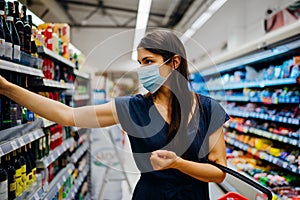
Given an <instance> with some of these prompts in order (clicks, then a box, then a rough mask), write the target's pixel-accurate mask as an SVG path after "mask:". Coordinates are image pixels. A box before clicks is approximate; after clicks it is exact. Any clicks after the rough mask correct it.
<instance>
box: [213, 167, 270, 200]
mask: <svg viewBox="0 0 300 200" xmlns="http://www.w3.org/2000/svg"><path fill="white" fill-rule="evenodd" d="M208 163H209V164H211V165H214V166H216V167H217V168H219V169H221V170H222V171H223V172H226V173H227V174H230V175H232V176H234V177H236V178H238V179H240V180H242V181H244V182H245V183H247V184H249V185H251V186H252V187H254V188H256V189H258V190H259V191H261V192H262V193H264V194H266V195H267V197H268V200H272V196H273V195H272V192H271V191H270V190H269V189H267V188H266V187H264V186H262V185H260V184H259V183H257V182H255V181H253V180H251V179H250V178H248V177H246V176H244V175H242V174H240V173H238V172H236V171H234V170H232V169H230V168H228V167H225V166H223V165H220V164H218V163H215V162H211V161H208Z"/></svg>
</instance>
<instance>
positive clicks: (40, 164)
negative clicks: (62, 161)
mask: <svg viewBox="0 0 300 200" xmlns="http://www.w3.org/2000/svg"><path fill="white" fill-rule="evenodd" d="M73 143H74V139H73V138H72V137H71V138H69V139H67V140H65V141H64V142H63V143H62V144H61V145H60V146H58V147H56V148H55V149H54V150H53V151H50V153H49V155H48V156H47V157H45V158H42V159H41V160H38V161H37V162H36V166H37V168H46V167H48V166H49V165H50V164H51V163H53V162H54V161H55V160H56V159H57V158H58V157H59V156H60V155H61V154H63V153H64V152H65V151H66V150H67V149H69V148H70V147H71V145H72V144H73Z"/></svg>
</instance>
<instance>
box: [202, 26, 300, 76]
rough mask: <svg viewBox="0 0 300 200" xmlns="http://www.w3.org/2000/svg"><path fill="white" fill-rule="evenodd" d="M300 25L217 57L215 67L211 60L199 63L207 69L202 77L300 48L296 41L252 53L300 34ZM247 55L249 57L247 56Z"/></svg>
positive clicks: (286, 28) (288, 27)
mask: <svg viewBox="0 0 300 200" xmlns="http://www.w3.org/2000/svg"><path fill="white" fill-rule="evenodd" d="M299 24H300V23H295V24H293V25H291V26H286V27H285V28H284V29H281V30H279V31H275V32H273V33H272V34H266V35H265V36H263V37H261V38H259V39H258V40H257V41H251V42H250V43H248V44H246V45H244V46H242V47H241V48H239V49H236V50H235V51H232V52H226V53H224V54H221V55H219V56H217V57H216V58H215V59H214V62H213V63H217V65H215V66H214V67H213V66H212V62H211V59H208V60H206V62H202V63H199V66H203V68H207V69H204V70H201V71H200V73H201V75H202V76H209V75H213V74H216V73H220V72H224V71H228V70H233V69H235V68H237V67H239V66H244V65H249V64H251V63H254V62H257V61H263V60H265V59H269V58H272V57H276V56H278V55H282V54H284V53H287V52H289V51H291V50H294V49H297V48H299V47H300V40H294V41H291V42H288V43H286V44H283V45H280V46H277V47H275V48H273V47H271V48H270V49H267V50H263V51H259V52H256V53H252V54H251V53H250V52H252V51H255V50H258V48H257V47H258V46H259V47H263V46H265V45H266V44H268V45H271V44H272V43H274V42H275V41H276V40H277V42H278V38H281V39H280V40H284V39H286V38H288V37H291V36H293V35H292V34H294V35H297V34H299ZM283 32H284V33H283ZM275 35H277V36H275ZM287 35H289V36H287ZM278 36H279V37H278ZM272 37H274V38H276V39H275V41H274V38H272ZM268 40H270V41H268ZM267 41H268V42H267ZM246 49H247V50H246ZM243 54H244V55H243ZM245 54H248V55H246V56H245Z"/></svg>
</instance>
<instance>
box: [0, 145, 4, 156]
mask: <svg viewBox="0 0 300 200" xmlns="http://www.w3.org/2000/svg"><path fill="white" fill-rule="evenodd" d="M3 155H4V152H3V150H2V148H1V147H0V157H2V156H3Z"/></svg>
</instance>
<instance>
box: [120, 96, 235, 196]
mask: <svg viewBox="0 0 300 200" xmlns="http://www.w3.org/2000/svg"><path fill="white" fill-rule="evenodd" d="M199 100H200V103H201V107H199V106H197V107H196V111H195V112H194V114H193V116H192V119H191V120H190V122H189V124H188V127H187V129H186V135H187V136H188V137H187V138H188V141H189V143H188V146H187V147H186V148H183V149H185V150H186V151H185V158H184V159H187V160H190V161H194V162H206V160H207V156H208V137H209V135H210V134H211V133H213V132H215V131H216V130H217V129H218V128H220V127H221V126H222V125H223V123H224V122H225V121H227V120H228V119H229V116H228V115H227V114H226V112H225V111H224V109H223V108H222V107H221V106H220V104H219V103H218V102H216V101H215V100H213V99H211V98H210V97H206V96H202V95H200V98H199ZM115 104H116V110H117V114H118V118H119V121H120V124H121V126H122V128H123V129H124V130H125V131H126V132H127V134H128V137H129V141H130V144H131V148H132V152H133V157H134V160H135V162H136V165H137V167H138V169H139V170H140V171H141V177H140V180H139V181H138V183H137V185H136V187H135V190H134V194H133V199H136V200H169V199H172V200H177V199H178V200H179V199H180V200H182V199H184V200H187V199H191V200H202V199H203V200H207V199H209V194H208V183H206V182H202V181H199V180H197V179H195V178H193V177H191V176H189V175H186V174H184V173H182V172H180V171H179V170H176V169H167V170H161V171H154V170H153V168H152V166H151V164H150V154H151V152H152V151H155V150H158V149H167V150H172V151H175V152H176V146H180V145H181V144H178V143H172V142H170V143H169V144H167V134H168V128H169V124H168V123H167V122H165V121H164V119H163V118H162V116H161V115H160V113H159V111H158V110H157V108H156V107H155V105H154V103H153V100H152V99H151V98H146V97H145V96H143V95H140V94H139V95H135V96H125V97H117V98H115ZM171 123H172V122H171ZM197 130H198V132H197ZM176 153H177V152H176ZM177 155H178V156H180V155H179V154H178V153H177Z"/></svg>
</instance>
